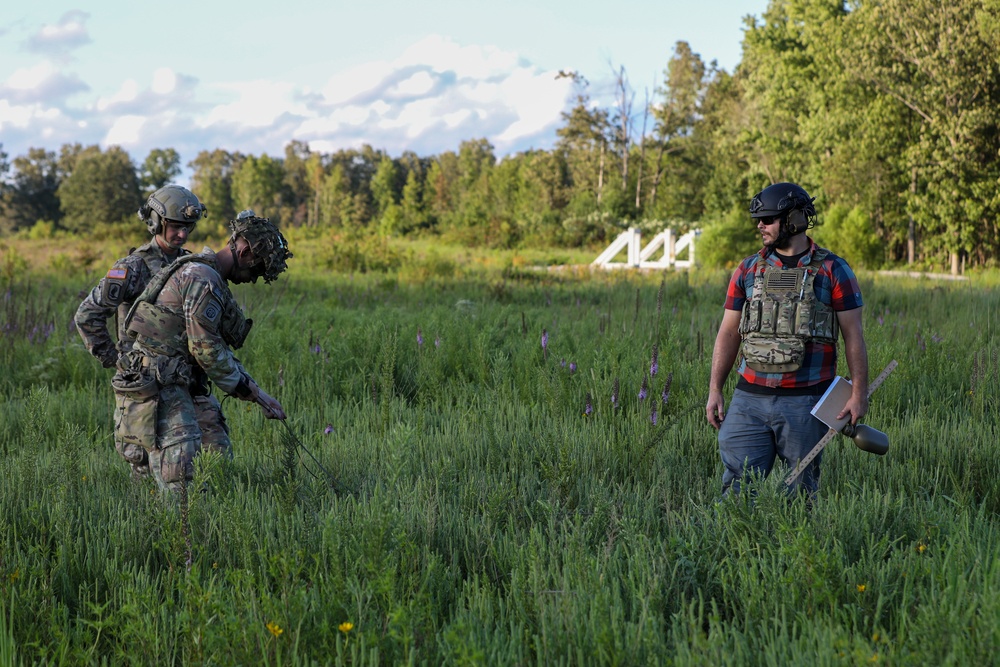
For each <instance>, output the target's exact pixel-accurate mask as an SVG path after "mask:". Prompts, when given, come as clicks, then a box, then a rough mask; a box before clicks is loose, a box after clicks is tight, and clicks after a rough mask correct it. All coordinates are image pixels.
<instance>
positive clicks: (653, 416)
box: [649, 405, 656, 426]
mask: <svg viewBox="0 0 1000 667" xmlns="http://www.w3.org/2000/svg"><path fill="white" fill-rule="evenodd" d="M649 421H651V422H653V426H656V406H655V405H654V406H653V411H652V412H650V413H649Z"/></svg>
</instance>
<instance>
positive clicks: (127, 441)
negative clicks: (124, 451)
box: [111, 370, 160, 451]
mask: <svg viewBox="0 0 1000 667" xmlns="http://www.w3.org/2000/svg"><path fill="white" fill-rule="evenodd" d="M111 386H112V388H114V390H115V442H116V443H118V444H120V445H137V446H139V447H142V448H143V449H145V450H146V451H150V450H153V449H155V448H156V426H157V406H158V405H159V403H160V401H159V395H160V385H159V384H158V383H157V381H156V377H155V376H154V375H152V374H151V373H148V372H142V371H138V372H137V371H126V372H123V371H122V370H119V371H118V373H116V374H115V377H114V378H113V379H112V380H111Z"/></svg>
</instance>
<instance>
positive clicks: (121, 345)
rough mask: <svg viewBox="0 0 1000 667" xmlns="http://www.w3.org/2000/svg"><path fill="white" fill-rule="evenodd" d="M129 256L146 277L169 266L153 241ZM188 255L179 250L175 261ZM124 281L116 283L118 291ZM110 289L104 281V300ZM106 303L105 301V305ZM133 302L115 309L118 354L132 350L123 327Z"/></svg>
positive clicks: (131, 337) (129, 336) (126, 330)
mask: <svg viewBox="0 0 1000 667" xmlns="http://www.w3.org/2000/svg"><path fill="white" fill-rule="evenodd" d="M128 254H129V255H135V256H137V257H138V258H139V259H141V260H142V264H143V266H144V267H145V269H146V276H147V277H149V276H155V275H156V274H157V272H158V271H159V270H160V269H161V268H163V267H164V266H168V265H169V264H170V261H169V260H166V258H165V257H164V255H163V251H162V250H161V249H160V248H159V247H158V246H157V245H156V240H155V239H154V240H153V241H151V242H150V243H146V244H144V245H141V246H139V247H138V248H133V249H132V250H130V251H129V253H128ZM189 254H190V251H188V250H185V249H183V248H180V250H179V253H178V256H177V259H180V258H181V257H185V256H187V255H189ZM124 286H125V285H124V281H121V282H120V283H118V285H117V287H118V289H124ZM109 287H111V285H109V281H107V280H106V281H105V299H107V296H108V294H107V290H108V289H109ZM106 302H107V301H105V303H106ZM134 303H135V302H129V301H122V302H121V303H119V304H118V307H117V308H116V309H115V323H116V324H117V329H118V345H117V347H118V353H119V354H121V353H123V352H127V351H128V350H130V349H131V348H132V343H133V341H134V340H135V336H134V335H131V334H129V332H128V329H127V327H126V326H125V320H126V319H127V318H128V313H129V311H130V310H131V309H132V306H133V304H134Z"/></svg>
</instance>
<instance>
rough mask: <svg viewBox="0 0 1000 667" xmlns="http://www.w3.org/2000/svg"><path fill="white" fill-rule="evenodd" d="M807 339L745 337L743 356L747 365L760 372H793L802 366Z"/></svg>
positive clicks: (794, 337)
mask: <svg viewBox="0 0 1000 667" xmlns="http://www.w3.org/2000/svg"><path fill="white" fill-rule="evenodd" d="M805 350H806V344H805V341H804V340H803V339H801V338H799V337H797V336H780V337H772V336H768V337H766V338H765V337H760V336H748V337H747V338H745V339H743V357H744V358H745V359H746V362H747V367H748V368H751V369H753V370H755V371H757V372H758V373H791V372H792V371H797V370H799V368H801V367H802V359H803V358H804V357H805Z"/></svg>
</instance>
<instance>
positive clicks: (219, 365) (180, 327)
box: [127, 248, 252, 394]
mask: <svg viewBox="0 0 1000 667" xmlns="http://www.w3.org/2000/svg"><path fill="white" fill-rule="evenodd" d="M181 264H182V266H180V267H179V268H177V269H176V270H175V271H173V272H172V273H171V274H170V275H169V278H167V279H166V281H165V282H163V286H162V288H161V289H160V291H159V294H158V295H157V296H156V298H155V300H154V299H150V300H149V301H148V302H146V303H137V304H136V308H135V309H134V312H133V313H132V315H131V320H130V321H129V322H128V323H127V326H128V327H129V329H130V330H131V332H130V333H132V334H134V335H135V345H134V351H135V352H137V353H141V354H142V355H143V356H145V357H147V358H148V359H149V360H150V363H149V365H150V366H152V367H155V368H156V369H157V371H156V372H157V379H158V380H159V381H160V383H161V384H164V385H166V384H171V383H177V384H184V383H185V382H186V381H188V380H189V378H190V377H191V375H192V373H194V372H196V369H195V366H198V367H200V368H201V369H202V370H203V371H204V372H205V374H206V375H207V376H208V379H209V380H211V381H212V382H214V383H215V384H217V385H218V386H219V388H220V389H222V390H223V391H224V392H226V393H227V394H232V393H234V391H235V390H236V387H237V385H238V384H240V381H241V380H246V381H249V380H251V379H252V378H251V377H250V375H249V374H248V373H247V372H246V370H245V369H244V368H243V365H242V364H240V362H239V361H238V360H237V359H236V357H234V356H233V352H232V350H231V349H230V346H229V342H227V341H232V338H231V337H228V332H227V330H226V320H227V318H229V317H232V316H233V315H234V314H235V316H236V317H237V318H238V319H241V320H242V311H240V309H239V305H238V304H237V303H236V298H235V297H234V296H233V293H232V292H231V291H230V290H229V286H228V285H227V284H226V281H225V280H224V279H223V278H222V276H220V275H219V272H218V264H217V262H216V256H215V253H214V252H213V251H212V250H211V249H209V248H205V249H204V250H203V251H202V252H201V253H199V254H198V255H193V256H192V257H191V258H190V261H189V260H185V261H184V262H182V263H181ZM167 270H168V271H169V269H167ZM162 275H165V274H162ZM162 275H161V277H159V278H157V280H156V281H154V282H159V281H160V280H161V278H162ZM152 287H153V285H150V289H152ZM148 298H149V297H148V295H147V294H143V295H141V296H140V297H139V298H138V299H137V300H138V301H139V302H143V301H146V300H147V299H148ZM149 304H152V305H153V307H152V308H150V307H149ZM140 306H143V307H140ZM248 329H249V327H248V326H247V327H246V330H248ZM246 330H244V336H245V332H246ZM239 342H240V343H242V340H240V341H239ZM183 362H186V363H183ZM178 364H180V366H179V365H178ZM164 369H172V370H171V371H170V372H165V371H164ZM171 372H172V373H176V377H170V376H169V375H170V373H171Z"/></svg>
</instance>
